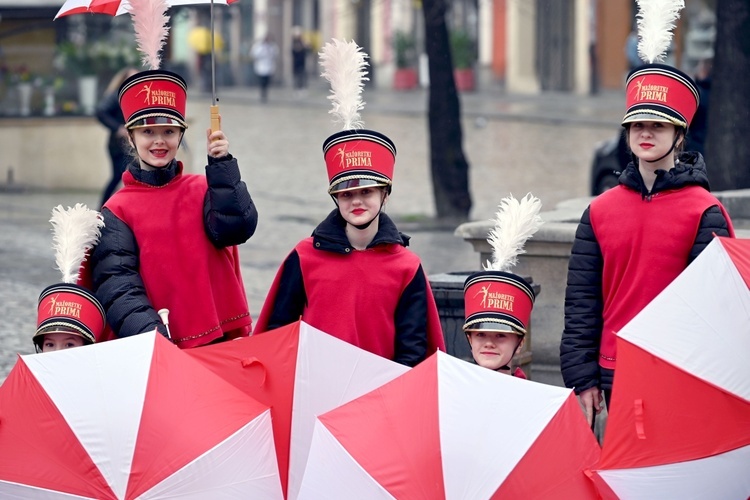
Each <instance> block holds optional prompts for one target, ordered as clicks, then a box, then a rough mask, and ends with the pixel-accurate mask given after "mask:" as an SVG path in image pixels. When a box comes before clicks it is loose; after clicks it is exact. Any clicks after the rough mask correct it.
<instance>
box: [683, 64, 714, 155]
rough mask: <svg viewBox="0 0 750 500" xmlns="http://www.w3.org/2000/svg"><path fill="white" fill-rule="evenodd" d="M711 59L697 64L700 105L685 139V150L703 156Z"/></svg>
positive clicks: (709, 91)
mask: <svg viewBox="0 0 750 500" xmlns="http://www.w3.org/2000/svg"><path fill="white" fill-rule="evenodd" d="M712 69H713V59H704V60H702V61H701V62H700V63H699V64H698V69H697V71H696V73H695V86H696V87H697V88H698V95H699V97H700V103H699V104H698V109H697V110H696V111H695V116H694V117H693V122H692V123H691V124H690V133H689V134H688V135H687V137H686V138H685V150H686V151H697V152H698V153H700V154H701V155H705V150H706V138H707V137H708V106H709V103H710V99H711V73H712Z"/></svg>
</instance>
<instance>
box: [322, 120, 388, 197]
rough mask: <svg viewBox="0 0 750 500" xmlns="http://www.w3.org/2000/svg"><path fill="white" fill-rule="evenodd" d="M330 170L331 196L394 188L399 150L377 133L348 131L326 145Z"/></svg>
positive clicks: (330, 138) (328, 168)
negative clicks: (375, 188) (394, 173)
mask: <svg viewBox="0 0 750 500" xmlns="http://www.w3.org/2000/svg"><path fill="white" fill-rule="evenodd" d="M323 156H324V157H325V162H326V169H327V170H328V194H334V193H340V192H342V191H349V190H352V189H359V188H362V187H365V186H387V187H389V188H390V186H391V185H392V183H393V166H394V164H395V163H396V146H395V145H394V144H393V141H391V140H390V139H389V138H388V137H386V136H385V135H383V134H381V133H379V132H375V131H373V130H364V129H358V130H344V131H342V132H338V133H336V134H333V135H332V136H330V137H329V138H328V139H326V140H325V142H324V143H323Z"/></svg>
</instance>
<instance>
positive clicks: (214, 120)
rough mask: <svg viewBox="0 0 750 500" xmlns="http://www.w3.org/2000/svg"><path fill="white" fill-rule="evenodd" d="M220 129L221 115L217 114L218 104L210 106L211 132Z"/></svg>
mask: <svg viewBox="0 0 750 500" xmlns="http://www.w3.org/2000/svg"><path fill="white" fill-rule="evenodd" d="M217 130H221V117H220V116H219V105H218V104H214V105H212V106H211V132H216V131H217Z"/></svg>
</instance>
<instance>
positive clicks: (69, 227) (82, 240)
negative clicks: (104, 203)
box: [49, 203, 104, 283]
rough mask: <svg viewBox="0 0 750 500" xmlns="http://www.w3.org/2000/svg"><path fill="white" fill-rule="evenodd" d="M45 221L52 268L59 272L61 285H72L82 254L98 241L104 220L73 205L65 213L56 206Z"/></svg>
mask: <svg viewBox="0 0 750 500" xmlns="http://www.w3.org/2000/svg"><path fill="white" fill-rule="evenodd" d="M49 221H50V222H51V223H52V248H53V249H54V250H55V264H56V265H57V269H59V270H60V272H62V281H63V283H76V282H78V274H79V272H80V270H81V265H82V264H83V261H84V260H86V253H87V252H88V251H89V250H91V249H92V248H93V247H94V245H95V244H96V242H97V241H99V236H101V228H102V227H104V220H102V217H101V215H100V214H99V212H97V211H96V210H91V209H89V208H88V207H87V206H86V205H83V204H81V203H76V206H74V207H68V208H67V209H63V207H62V205H58V206H56V207H55V208H53V209H52V218H51V219H50V220H49Z"/></svg>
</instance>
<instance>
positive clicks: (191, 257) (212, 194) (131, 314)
mask: <svg viewBox="0 0 750 500" xmlns="http://www.w3.org/2000/svg"><path fill="white" fill-rule="evenodd" d="M186 95H187V87H186V84H185V81H184V79H183V78H182V77H180V76H179V75H177V74H175V73H171V72H169V71H163V70H149V71H144V72H141V73H138V74H136V75H134V76H132V77H130V78H128V79H127V80H126V81H125V82H124V83H123V84H122V86H121V87H120V92H119V99H120V106H121V107H122V111H123V116H124V117H125V121H126V123H125V128H126V129H127V130H128V135H129V139H130V143H131V145H132V146H133V149H134V151H135V155H136V157H137V159H138V161H137V162H136V163H134V164H133V165H131V166H130V167H129V168H128V170H127V171H126V172H125V174H124V175H123V188H122V189H120V190H119V191H118V192H116V193H115V194H114V195H113V196H112V197H111V198H110V199H109V200H107V202H106V203H105V205H104V207H103V208H102V215H103V217H104V222H105V227H104V229H103V231H102V235H101V240H100V242H99V244H98V245H97V246H96V248H95V249H94V252H93V255H92V258H91V261H92V273H93V286H94V290H95V293H96V296H97V298H98V299H99V300H100V301H101V303H102V305H103V306H104V309H105V311H106V313H107V321H108V323H109V326H110V327H111V328H112V330H113V331H114V333H115V335H117V336H118V337H127V336H130V335H135V334H139V333H143V332H146V331H153V330H154V329H155V328H156V329H158V330H159V332H161V333H162V334H164V335H165V336H169V334H170V333H171V339H172V341H174V342H175V344H177V346H178V347H181V348H188V347H197V346H201V345H204V344H208V343H211V342H217V341H221V340H225V339H231V338H236V337H239V336H244V335H248V334H249V331H250V328H251V320H250V313H249V311H248V304H247V299H246V296H245V289H244V286H243V282H242V276H241V274H240V264H239V253H238V250H237V245H239V244H241V243H244V242H245V241H247V239H248V238H250V236H252V234H253V233H254V231H255V227H256V224H257V220H258V219H257V218H258V215H257V211H256V209H255V206H254V204H253V201H252V199H251V198H250V193H249V192H248V190H247V186H246V185H245V183H244V182H242V180H241V178H240V171H239V167H238V165H237V160H236V159H235V158H234V157H233V156H232V155H231V154H229V142H228V140H227V138H226V135H225V134H224V132H222V131H221V130H218V131H215V132H212V131H211V130H208V131H207V132H206V139H207V150H208V165H207V166H206V175H198V174H185V173H184V172H183V166H182V163H181V162H179V161H177V160H176V159H175V156H176V154H177V149H178V147H179V145H180V141H181V140H182V137H183V135H184V133H185V129H187V123H186V121H185V104H186ZM161 309H167V310H168V311H169V313H170V315H169V331H168V330H167V327H166V326H165V324H164V323H163V322H162V319H161V318H160V316H159V314H158V311H160V310H161Z"/></svg>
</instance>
